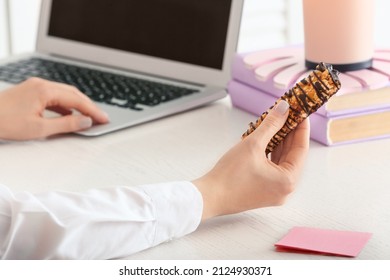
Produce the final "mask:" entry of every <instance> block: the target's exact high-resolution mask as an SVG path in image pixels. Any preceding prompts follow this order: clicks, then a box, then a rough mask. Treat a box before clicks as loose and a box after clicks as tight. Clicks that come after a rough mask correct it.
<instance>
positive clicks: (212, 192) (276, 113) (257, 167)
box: [193, 101, 309, 219]
mask: <svg viewBox="0 0 390 280" xmlns="http://www.w3.org/2000/svg"><path fill="white" fill-rule="evenodd" d="M287 112H288V103H287V102H285V101H281V102H279V103H278V104H277V105H276V106H275V107H274V109H272V110H271V111H270V112H269V114H268V116H267V117H266V118H265V120H264V121H263V122H262V123H261V125H260V126H259V127H258V128H257V129H256V130H255V131H254V132H252V134H250V135H249V136H248V137H246V138H245V139H244V140H243V141H241V142H240V143H238V144H237V145H236V146H234V147H233V148H232V149H231V150H229V151H228V152H227V153H226V154H225V155H224V156H223V157H222V158H221V159H220V160H219V162H218V163H217V164H216V165H215V167H214V168H213V169H212V170H211V171H210V172H208V173H207V174H206V175H204V176H203V177H201V178H199V179H197V180H195V181H193V183H194V184H195V186H197V187H198V189H199V191H200V192H201V194H202V196H203V203H204V207H203V216H202V219H207V218H211V217H214V216H218V215H225V214H232V213H238V212H242V211H246V210H250V209H255V208H260V207H267V206H276V205H281V204H282V203H283V202H284V201H285V199H286V197H287V195H288V194H290V193H291V192H292V191H293V190H294V188H295V185H296V183H297V181H298V179H299V176H300V173H301V171H302V168H303V165H304V160H305V158H306V154H307V151H308V148H309V122H308V120H305V121H304V122H303V123H301V124H300V125H299V126H298V127H297V128H296V129H295V130H294V131H292V132H291V133H290V134H289V135H288V136H287V137H286V139H285V140H284V142H283V143H282V144H281V145H279V146H278V147H277V149H276V150H275V151H274V152H273V153H272V154H271V159H268V158H267V157H266V155H265V149H266V147H267V144H268V142H269V141H270V140H271V138H272V137H273V135H274V134H276V133H277V131H278V130H279V129H280V128H282V126H283V124H284V123H285V121H286V119H287V116H288V113H287Z"/></svg>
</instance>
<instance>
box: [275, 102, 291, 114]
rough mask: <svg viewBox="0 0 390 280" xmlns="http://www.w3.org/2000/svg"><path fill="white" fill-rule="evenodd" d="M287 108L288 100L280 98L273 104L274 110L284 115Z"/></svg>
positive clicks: (288, 106)
mask: <svg viewBox="0 0 390 280" xmlns="http://www.w3.org/2000/svg"><path fill="white" fill-rule="evenodd" d="M288 108H290V104H288V102H287V101H285V100H280V101H279V102H278V104H276V106H275V111H276V112H278V113H279V114H281V115H284V114H285V113H286V112H287V110H288Z"/></svg>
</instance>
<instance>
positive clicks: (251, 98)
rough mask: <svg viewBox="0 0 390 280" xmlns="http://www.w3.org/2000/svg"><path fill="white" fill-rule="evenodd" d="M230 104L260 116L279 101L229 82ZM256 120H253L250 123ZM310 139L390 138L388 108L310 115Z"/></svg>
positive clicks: (334, 141) (333, 141)
mask: <svg viewBox="0 0 390 280" xmlns="http://www.w3.org/2000/svg"><path fill="white" fill-rule="evenodd" d="M228 92H229V94H230V97H231V100H232V103H233V105H234V106H235V107H238V108H241V109H244V110H245V111H248V112H250V113H253V114H255V115H256V116H260V115H261V114H262V113H263V112H265V111H267V110H268V108H269V107H271V106H272V105H273V104H274V103H275V101H276V100H277V99H278V98H279V96H278V97H275V96H274V95H271V94H269V93H266V92H265V91H262V90H259V89H256V88H254V87H251V86H248V85H246V84H244V83H241V82H239V81H235V80H232V81H230V82H229V85H228ZM255 119H256V117H254V120H255ZM309 119H310V124H311V130H310V137H311V139H313V140H315V141H318V142H320V143H322V144H325V145H329V146H330V145H338V144H347V143H353V142H360V141H367V140H373V139H379V138H386V137H390V125H389V124H390V106H388V107H387V108H380V109H377V110H371V111H366V112H355V113H350V114H345V115H338V116H324V115H322V114H319V113H318V112H317V113H314V114H312V115H310V117H309Z"/></svg>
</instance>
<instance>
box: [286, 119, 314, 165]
mask: <svg viewBox="0 0 390 280" xmlns="http://www.w3.org/2000/svg"><path fill="white" fill-rule="evenodd" d="M309 143H310V122H309V120H308V119H305V120H304V121H303V122H302V123H301V124H300V125H299V126H298V127H297V128H296V129H295V130H294V131H293V132H292V133H290V135H288V138H287V139H286V143H285V144H286V145H285V146H284V147H283V148H284V149H283V151H282V154H281V157H280V160H279V166H281V167H284V168H286V169H289V170H295V169H297V170H299V169H301V168H302V167H303V164H304V161H305V159H306V155H307V152H308V150H309Z"/></svg>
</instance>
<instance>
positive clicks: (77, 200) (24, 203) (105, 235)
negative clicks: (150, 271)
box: [0, 181, 203, 259]
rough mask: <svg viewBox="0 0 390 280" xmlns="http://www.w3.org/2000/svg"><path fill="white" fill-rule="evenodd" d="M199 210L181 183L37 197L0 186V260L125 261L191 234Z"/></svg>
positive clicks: (193, 192) (194, 193)
mask: <svg viewBox="0 0 390 280" xmlns="http://www.w3.org/2000/svg"><path fill="white" fill-rule="evenodd" d="M202 209H203V201H202V196H201V194H200V193H199V191H198V190H197V188H196V187H195V186H194V185H193V184H192V183H190V182H185V181H183V182H172V183H163V184H155V185H144V186H138V187H115V188H107V189H93V190H90V191H88V192H84V193H77V192H75V193H69V192H46V193H41V194H32V193H28V192H20V193H12V192H11V191H10V190H9V189H8V188H7V187H5V186H2V185H0V258H2V259H112V258H120V257H125V256H128V255H130V254H132V253H135V252H138V251H141V250H144V249H146V248H149V247H152V246H155V245H158V244H160V243H162V242H164V241H168V240H171V239H173V238H177V237H181V236H183V235H186V234H188V233H190V232H192V231H194V230H195V229H196V228H197V227H198V225H199V223H200V220H201V216H202Z"/></svg>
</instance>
